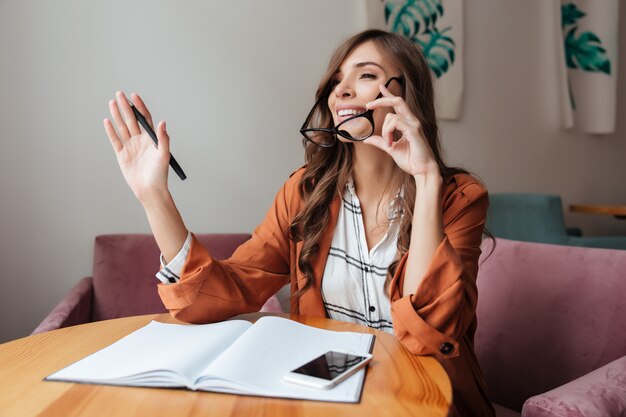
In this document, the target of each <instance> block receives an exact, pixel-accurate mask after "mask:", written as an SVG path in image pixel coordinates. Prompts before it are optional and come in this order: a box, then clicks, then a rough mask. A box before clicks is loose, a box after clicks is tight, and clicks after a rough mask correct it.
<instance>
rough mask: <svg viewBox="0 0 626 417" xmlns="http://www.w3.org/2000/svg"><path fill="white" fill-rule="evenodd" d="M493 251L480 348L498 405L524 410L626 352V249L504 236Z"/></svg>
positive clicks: (481, 291) (483, 273)
mask: <svg viewBox="0 0 626 417" xmlns="http://www.w3.org/2000/svg"><path fill="white" fill-rule="evenodd" d="M489 252H490V241H486V242H485V244H484V246H483V254H482V255H481V261H480V262H481V264H480V268H479V271H478V278H477V285H478V306H477V316H478V329H477V332H476V337H475V351H476V355H477V356H478V359H479V362H480V364H481V367H482V370H483V372H484V374H485V379H486V381H487V385H488V387H489V391H490V394H491V399H492V400H493V401H495V402H497V403H500V404H502V405H505V406H507V407H509V408H511V409H514V410H518V411H520V410H521V408H522V404H523V403H524V400H526V399H527V398H529V397H531V396H533V395H536V394H539V393H542V392H545V391H548V390H550V389H552V388H555V387H557V386H559V385H563V384H565V383H567V382H569V381H571V380H573V379H575V378H578V377H580V376H582V375H585V374H587V373H588V372H590V371H592V370H594V369H597V368H599V367H601V366H603V365H605V364H607V363H609V362H611V361H613V360H615V359H617V358H619V357H621V356H623V355H624V354H626V326H624V325H623V324H622V323H623V321H624V317H626V303H625V302H624V294H626V251H623V250H610V249H596V248H581V247H572V246H559V245H549V244H541V243H531V242H518V241H511V240H505V239H497V246H496V248H495V251H494V252H493V254H491V256H489V257H488V258H487V256H488V255H489ZM485 258H487V259H486V260H485Z"/></svg>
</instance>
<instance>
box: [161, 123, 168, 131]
mask: <svg viewBox="0 0 626 417" xmlns="http://www.w3.org/2000/svg"><path fill="white" fill-rule="evenodd" d="M161 129H163V131H164V132H167V131H166V130H165V120H163V124H162V125H161Z"/></svg>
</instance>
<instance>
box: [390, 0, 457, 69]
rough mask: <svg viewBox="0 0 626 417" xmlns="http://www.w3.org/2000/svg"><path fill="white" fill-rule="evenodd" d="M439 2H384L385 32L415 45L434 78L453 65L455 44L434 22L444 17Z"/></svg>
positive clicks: (414, 0) (413, 0)
mask: <svg viewBox="0 0 626 417" xmlns="http://www.w3.org/2000/svg"><path fill="white" fill-rule="evenodd" d="M443 13H444V9H443V6H442V5H441V0H387V2H386V3H385V21H386V22H387V28H388V29H389V30H390V31H392V32H394V33H398V34H400V35H403V36H405V37H406V38H408V39H411V40H412V41H413V42H415V43H416V44H418V45H419V46H420V47H421V48H422V51H423V52H424V56H425V57H426V59H427V60H428V65H429V66H430V69H431V70H432V71H433V73H434V74H435V76H436V77H437V78H439V77H441V76H442V75H443V74H445V73H446V72H447V71H448V69H450V67H451V66H452V64H454V56H455V54H454V46H455V45H454V41H453V40H452V38H451V37H450V36H447V35H446V32H448V31H450V29H452V28H451V27H447V28H444V29H441V30H440V29H439V28H438V27H437V19H438V18H439V17H441V16H443Z"/></svg>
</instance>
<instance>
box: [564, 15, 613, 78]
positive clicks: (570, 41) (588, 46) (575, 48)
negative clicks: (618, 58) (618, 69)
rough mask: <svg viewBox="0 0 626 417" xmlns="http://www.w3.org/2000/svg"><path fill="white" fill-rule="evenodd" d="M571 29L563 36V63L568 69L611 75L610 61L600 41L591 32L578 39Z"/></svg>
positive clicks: (573, 29)
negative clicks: (564, 62)
mask: <svg viewBox="0 0 626 417" xmlns="http://www.w3.org/2000/svg"><path fill="white" fill-rule="evenodd" d="M577 29H578V27H573V28H572V29H571V30H570V31H569V32H567V36H565V61H566V62H567V66H568V67H569V68H580V69H582V70H583V71H589V72H604V73H605V74H608V75H611V61H610V60H609V58H608V57H607V55H606V49H604V48H603V47H601V46H600V45H601V44H602V41H601V40H600V38H598V37H597V36H596V35H595V34H594V33H593V32H583V34H582V35H580V36H579V37H578V38H577V37H576V30H577Z"/></svg>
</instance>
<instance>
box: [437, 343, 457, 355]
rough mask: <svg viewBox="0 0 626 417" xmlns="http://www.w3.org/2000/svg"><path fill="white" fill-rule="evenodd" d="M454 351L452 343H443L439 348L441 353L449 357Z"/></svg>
mask: <svg viewBox="0 0 626 417" xmlns="http://www.w3.org/2000/svg"><path fill="white" fill-rule="evenodd" d="M453 351H454V346H453V345H452V343H450V342H443V343H442V344H441V346H439V352H441V353H443V354H444V355H449V354H451V353H452V352H453Z"/></svg>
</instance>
